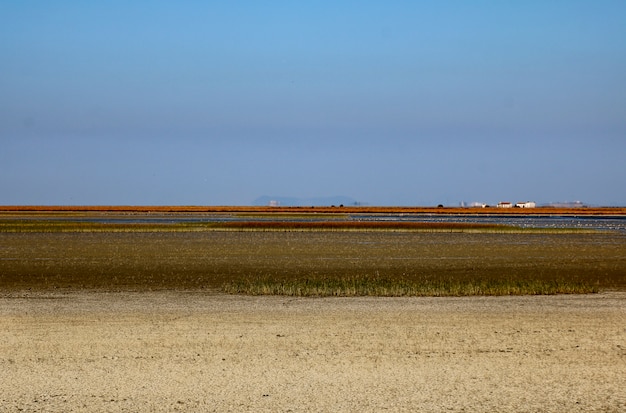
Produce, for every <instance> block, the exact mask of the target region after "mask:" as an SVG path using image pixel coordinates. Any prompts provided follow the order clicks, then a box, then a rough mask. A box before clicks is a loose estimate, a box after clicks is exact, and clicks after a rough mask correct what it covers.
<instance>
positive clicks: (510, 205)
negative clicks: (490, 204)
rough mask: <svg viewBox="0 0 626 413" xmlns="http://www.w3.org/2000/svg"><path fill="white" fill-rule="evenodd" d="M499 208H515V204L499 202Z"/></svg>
mask: <svg viewBox="0 0 626 413" xmlns="http://www.w3.org/2000/svg"><path fill="white" fill-rule="evenodd" d="M498 208H513V204H512V203H510V202H498Z"/></svg>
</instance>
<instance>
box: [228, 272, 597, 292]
mask: <svg viewBox="0 0 626 413" xmlns="http://www.w3.org/2000/svg"><path fill="white" fill-rule="evenodd" d="M222 288H223V290H224V291H225V292H226V293H230V294H245V295H285V296H297V297H332V296H338V297H355V296H380V297H404V296H414V297H422V296H428V297H449V296H454V297H460V296H476V295H484V296H502V295H549V294H588V293H597V292H598V288H597V286H593V285H591V284H588V283H584V282H580V281H578V282H576V281H572V280H565V279H561V280H539V279H537V280H515V279H502V280H462V281H460V280H421V281H418V280H406V279H394V278H384V277H377V276H375V277H372V276H361V277H358V276H357V277H345V278H321V279H314V278H304V279H290V280H285V279H282V280H281V279H272V278H268V277H264V278H249V279H246V280H241V281H237V282H231V283H226V284H224V286H223V287H222Z"/></svg>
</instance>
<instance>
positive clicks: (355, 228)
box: [0, 219, 594, 233]
mask: <svg viewBox="0 0 626 413" xmlns="http://www.w3.org/2000/svg"><path fill="white" fill-rule="evenodd" d="M201 231H253V232H256V231H260V232H363V231H366V232H371V231H386V232H423V233H437V232H443V233H519V232H523V233H583V232H594V230H588V229H581V228H521V227H516V226H511V225H503V224H481V223H463V222H396V221H391V222H379V221H326V220H324V221H290V220H287V221H280V220H250V221H230V222H171V221H166V220H164V221H158V220H155V222H149V223H145V222H142V223H139V222H121V223H120V222H93V221H80V220H68V219H0V233H1V232H5V233H28V232H39V233H56V232H58V233H63V232H85V233H90V232H94V233H98V232H201Z"/></svg>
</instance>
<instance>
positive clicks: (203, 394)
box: [0, 291, 626, 412]
mask: <svg viewBox="0 0 626 413" xmlns="http://www.w3.org/2000/svg"><path fill="white" fill-rule="evenodd" d="M624 388H626V293H624V292H604V293H601V294H594V295H568V296H521V297H464V298H304V299H293V298H286V297H272V296H264V297H242V296H230V295H224V294H218V293H212V292H206V291H205V292H201V291H194V292H185V291H177V292H173V291H158V292H149V291H142V292H115V293H110V292H109V293H107V292H94V291H91V292H89V291H74V292H59V291H56V292H55V291H39V292H27V291H10V292H7V291H5V292H4V293H2V295H1V296H0V389H1V391H0V411H8V412H13V411H27V412H44V411H45V412H49V411H64V412H72V411H107V412H126V411H128V412H142V411H145V412H148V411H150V412H153V411H157V412H170V411H218V412H229V411H231V412H247V411H250V412H252V411H254V412H263V411H265V412H281V411H282V412H289V411H291V412H338V411H365V412H378V411H385V410H386V411H394V412H414V411H421V412H443V411H446V412H462V411H464V412H467V411H470V412H496V411H501V412H504V411H506V412H591V411H597V412H620V411H626V393H625V392H624Z"/></svg>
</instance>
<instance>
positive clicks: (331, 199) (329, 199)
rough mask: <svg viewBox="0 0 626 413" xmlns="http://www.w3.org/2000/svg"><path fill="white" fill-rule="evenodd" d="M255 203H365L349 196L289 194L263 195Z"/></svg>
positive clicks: (256, 204) (352, 204)
mask: <svg viewBox="0 0 626 413" xmlns="http://www.w3.org/2000/svg"><path fill="white" fill-rule="evenodd" d="M253 205H255V206H268V205H273V206H331V205H335V206H339V205H345V206H355V205H363V204H362V203H360V202H357V201H355V200H354V199H353V198H350V197H349V196H342V195H339V196H326V197H315V198H296V197H288V196H269V195H263V196H261V197H259V198H257V199H255V200H254V203H253Z"/></svg>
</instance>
